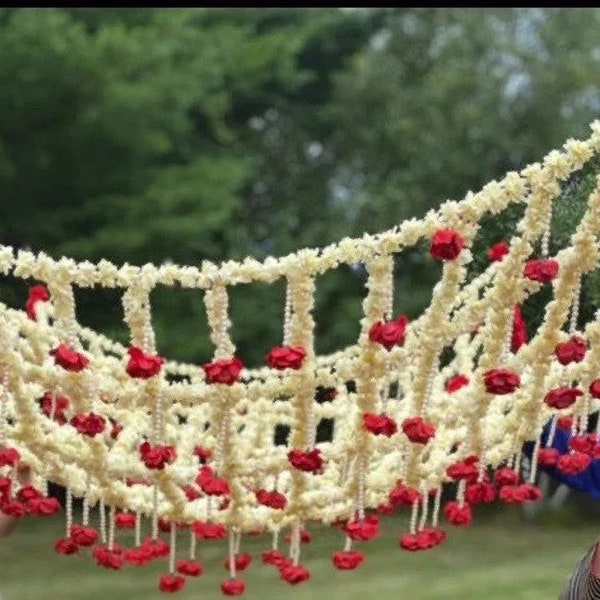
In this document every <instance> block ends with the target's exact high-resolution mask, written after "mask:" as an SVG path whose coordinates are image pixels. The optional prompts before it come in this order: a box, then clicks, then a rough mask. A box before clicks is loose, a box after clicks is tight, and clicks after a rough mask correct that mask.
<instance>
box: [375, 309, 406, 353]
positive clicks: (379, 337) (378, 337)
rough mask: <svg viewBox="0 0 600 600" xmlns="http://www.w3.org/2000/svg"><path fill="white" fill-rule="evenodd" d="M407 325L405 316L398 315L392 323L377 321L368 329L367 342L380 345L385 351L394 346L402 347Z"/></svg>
mask: <svg viewBox="0 0 600 600" xmlns="http://www.w3.org/2000/svg"><path fill="white" fill-rule="evenodd" d="M407 325H408V317H407V316H406V315H399V316H398V317H396V319H394V320H393V321H377V323H374V324H373V325H371V329H369V340H370V341H371V342H374V343H376V344H381V345H382V346H383V347H384V348H385V349H386V350H391V349H392V348H393V347H394V346H402V344H404V338H405V336H406V326H407Z"/></svg>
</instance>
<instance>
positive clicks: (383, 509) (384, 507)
mask: <svg viewBox="0 0 600 600" xmlns="http://www.w3.org/2000/svg"><path fill="white" fill-rule="evenodd" d="M377 512H378V513H379V514H380V515H393V514H394V512H396V509H395V508H394V506H393V505H392V503H391V502H384V503H383V504H379V505H378V506H377Z"/></svg>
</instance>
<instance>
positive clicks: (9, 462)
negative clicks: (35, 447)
mask: <svg viewBox="0 0 600 600" xmlns="http://www.w3.org/2000/svg"><path fill="white" fill-rule="evenodd" d="M19 460H21V455H20V454H19V452H18V451H17V450H15V449H14V448H3V449H2V450H0V467H14V466H16V464H17V463H18V462H19Z"/></svg>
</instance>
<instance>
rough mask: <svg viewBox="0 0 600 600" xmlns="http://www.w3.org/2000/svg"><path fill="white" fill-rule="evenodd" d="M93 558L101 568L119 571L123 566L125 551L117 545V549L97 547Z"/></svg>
mask: <svg viewBox="0 0 600 600" xmlns="http://www.w3.org/2000/svg"><path fill="white" fill-rule="evenodd" d="M92 556H93V557H94V560H95V561H96V564H97V565H98V566H99V567H104V568H106V569H113V570H115V571H117V570H118V569H120V568H121V567H122V566H123V551H122V550H121V549H120V548H119V547H118V546H117V545H116V544H115V547H114V548H112V550H111V549H110V548H108V546H96V547H95V548H94V550H93V552H92Z"/></svg>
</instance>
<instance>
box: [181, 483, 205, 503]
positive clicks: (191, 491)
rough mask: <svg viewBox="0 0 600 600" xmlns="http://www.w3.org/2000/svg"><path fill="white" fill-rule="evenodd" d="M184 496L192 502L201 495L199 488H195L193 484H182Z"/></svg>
mask: <svg viewBox="0 0 600 600" xmlns="http://www.w3.org/2000/svg"><path fill="white" fill-rule="evenodd" d="M181 489H182V490H183V493H184V494H185V497H186V498H187V499H188V500H189V501H190V502H192V501H193V500H198V498H200V497H201V496H202V494H201V493H200V491H199V490H197V489H196V488H195V487H194V486H193V485H184V486H183V487H182V488H181Z"/></svg>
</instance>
